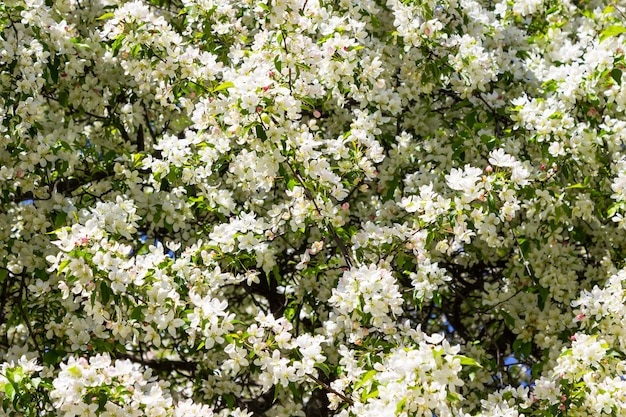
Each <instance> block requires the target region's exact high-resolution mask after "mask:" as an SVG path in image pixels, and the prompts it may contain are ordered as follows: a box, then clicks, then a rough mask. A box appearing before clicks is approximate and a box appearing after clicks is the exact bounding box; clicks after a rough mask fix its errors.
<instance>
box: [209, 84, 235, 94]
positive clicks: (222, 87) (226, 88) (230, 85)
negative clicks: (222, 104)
mask: <svg viewBox="0 0 626 417" xmlns="http://www.w3.org/2000/svg"><path fill="white" fill-rule="evenodd" d="M234 86H235V84H233V83H232V82H231V81H226V82H223V83H221V84H220V85H218V86H217V87H215V88H214V89H213V90H211V91H212V92H213V93H216V92H218V91H222V90H228V89H229V88H231V87H234Z"/></svg>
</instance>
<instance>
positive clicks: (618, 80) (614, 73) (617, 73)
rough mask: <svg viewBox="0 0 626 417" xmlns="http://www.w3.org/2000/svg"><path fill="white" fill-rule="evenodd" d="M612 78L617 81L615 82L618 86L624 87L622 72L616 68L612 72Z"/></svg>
mask: <svg viewBox="0 0 626 417" xmlns="http://www.w3.org/2000/svg"><path fill="white" fill-rule="evenodd" d="M611 78H613V79H614V80H615V82H616V83H617V85H619V86H621V85H622V71H621V70H619V69H617V68H614V69H613V70H612V71H611Z"/></svg>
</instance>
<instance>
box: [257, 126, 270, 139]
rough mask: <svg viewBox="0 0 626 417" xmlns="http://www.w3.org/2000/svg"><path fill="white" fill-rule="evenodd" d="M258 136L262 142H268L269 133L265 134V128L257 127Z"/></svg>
mask: <svg viewBox="0 0 626 417" xmlns="http://www.w3.org/2000/svg"><path fill="white" fill-rule="evenodd" d="M255 129H256V135H257V137H258V138H259V139H261V140H263V141H264V140H267V133H265V129H263V126H261V125H256V128H255Z"/></svg>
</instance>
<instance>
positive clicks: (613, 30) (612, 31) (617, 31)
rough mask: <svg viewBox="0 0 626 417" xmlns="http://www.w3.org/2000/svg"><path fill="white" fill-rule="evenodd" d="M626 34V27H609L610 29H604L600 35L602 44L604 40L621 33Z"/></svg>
mask: <svg viewBox="0 0 626 417" xmlns="http://www.w3.org/2000/svg"><path fill="white" fill-rule="evenodd" d="M624 32H626V27H624V26H618V25H615V26H609V27H608V28H606V29H604V30H603V31H602V33H600V42H602V41H603V40H605V39H607V38H610V37H612V36H617V35H619V34H621V33H624Z"/></svg>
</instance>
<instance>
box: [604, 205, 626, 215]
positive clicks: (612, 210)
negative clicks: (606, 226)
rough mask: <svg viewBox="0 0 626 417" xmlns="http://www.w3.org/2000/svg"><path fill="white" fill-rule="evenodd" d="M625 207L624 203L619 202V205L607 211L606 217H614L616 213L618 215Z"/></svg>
mask: <svg viewBox="0 0 626 417" xmlns="http://www.w3.org/2000/svg"><path fill="white" fill-rule="evenodd" d="M623 205H624V202H623V201H620V202H617V203H615V204H613V205H612V206H611V207H609V209H608V210H607V211H606V216H607V217H613V216H614V215H615V213H617V211H618V210H619V209H621V208H622V206H623Z"/></svg>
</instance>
